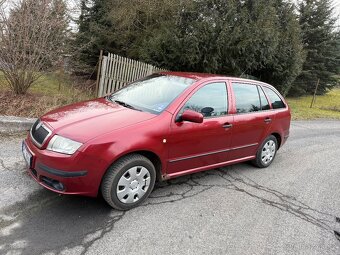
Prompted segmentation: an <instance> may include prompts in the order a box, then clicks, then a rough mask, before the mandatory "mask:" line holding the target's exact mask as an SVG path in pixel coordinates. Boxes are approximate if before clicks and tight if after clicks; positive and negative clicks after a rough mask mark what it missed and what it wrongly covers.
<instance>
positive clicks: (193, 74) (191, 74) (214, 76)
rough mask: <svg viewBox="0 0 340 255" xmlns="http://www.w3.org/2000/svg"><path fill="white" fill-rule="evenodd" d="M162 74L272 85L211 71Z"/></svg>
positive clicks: (165, 73) (197, 79)
mask: <svg viewBox="0 0 340 255" xmlns="http://www.w3.org/2000/svg"><path fill="white" fill-rule="evenodd" d="M160 74H164V75H172V76H178V77H183V78H189V79H193V80H196V81H199V80H202V79H206V78H223V79H232V80H235V81H236V80H237V81H243V82H253V83H254V82H255V83H257V84H259V83H260V84H264V85H269V86H272V85H270V84H268V83H265V82H262V81H258V80H251V79H245V78H239V77H233V76H227V75H220V74H209V73H195V72H160Z"/></svg>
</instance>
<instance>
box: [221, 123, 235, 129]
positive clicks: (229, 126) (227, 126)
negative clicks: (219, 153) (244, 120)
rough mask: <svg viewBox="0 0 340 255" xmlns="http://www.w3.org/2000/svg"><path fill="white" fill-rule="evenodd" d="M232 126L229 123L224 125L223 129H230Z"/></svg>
mask: <svg viewBox="0 0 340 255" xmlns="http://www.w3.org/2000/svg"><path fill="white" fill-rule="evenodd" d="M232 126H233V124H230V123H224V124H223V126H222V127H223V128H231V127H232Z"/></svg>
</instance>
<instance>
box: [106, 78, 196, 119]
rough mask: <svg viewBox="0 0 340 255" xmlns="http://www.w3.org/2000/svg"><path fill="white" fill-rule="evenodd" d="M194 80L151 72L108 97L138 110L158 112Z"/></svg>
mask: <svg viewBox="0 0 340 255" xmlns="http://www.w3.org/2000/svg"><path fill="white" fill-rule="evenodd" d="M194 82H195V80H193V79H189V78H184V77H179V76H173V75H164V74H152V75H150V76H147V77H145V78H143V79H140V80H138V81H135V82H133V83H131V84H130V85H128V86H126V87H124V88H122V89H120V90H118V91H116V92H115V93H113V94H111V96H109V97H108V99H110V100H111V101H113V102H120V104H122V105H125V106H130V107H133V108H135V109H138V110H142V111H148V112H151V113H155V114H159V113H161V112H162V111H164V109H166V107H168V105H169V104H170V103H171V102H172V101H173V100H174V99H175V98H176V97H177V96H178V95H180V94H181V93H182V92H183V91H184V90H185V89H186V88H188V87H189V86H190V85H191V84H193V83H194Z"/></svg>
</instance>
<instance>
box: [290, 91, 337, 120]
mask: <svg viewBox="0 0 340 255" xmlns="http://www.w3.org/2000/svg"><path fill="white" fill-rule="evenodd" d="M287 101H288V104H289V106H290V107H291V110H292V117H293V119H295V120H298V119H301V120H308V119H317V118H325V119H340V88H335V89H333V90H332V91H330V92H328V93H327V94H326V95H323V96H317V97H316V101H315V103H314V106H313V108H309V107H310V103H311V101H312V96H303V97H299V98H288V99H287Z"/></svg>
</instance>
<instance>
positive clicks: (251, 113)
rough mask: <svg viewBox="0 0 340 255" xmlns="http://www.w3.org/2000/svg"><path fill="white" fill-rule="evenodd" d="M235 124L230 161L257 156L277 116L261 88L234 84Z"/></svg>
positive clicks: (253, 85) (248, 84) (239, 83)
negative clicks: (260, 145) (259, 147)
mask: <svg viewBox="0 0 340 255" xmlns="http://www.w3.org/2000/svg"><path fill="white" fill-rule="evenodd" d="M232 90H233V103H234V104H233V105H234V109H233V110H234V123H233V139H232V141H231V146H230V147H231V151H230V160H237V159H241V158H242V159H244V158H247V157H252V156H254V155H255V154H256V151H257V148H258V146H259V144H260V143H261V142H262V141H263V139H264V138H265V137H266V135H267V132H268V130H269V128H270V126H271V123H272V121H273V118H274V117H275V114H274V113H273V112H272V111H271V110H270V109H271V108H270V105H269V103H268V99H267V97H266V96H265V94H264V93H263V90H262V88H261V86H258V85H256V84H251V83H242V82H236V81H235V82H232Z"/></svg>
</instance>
